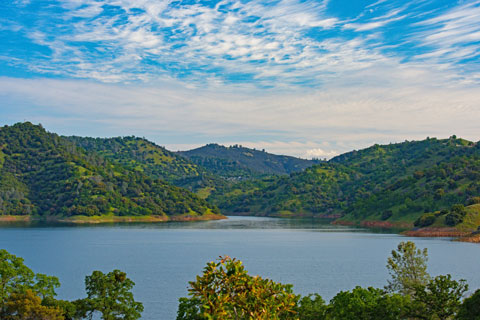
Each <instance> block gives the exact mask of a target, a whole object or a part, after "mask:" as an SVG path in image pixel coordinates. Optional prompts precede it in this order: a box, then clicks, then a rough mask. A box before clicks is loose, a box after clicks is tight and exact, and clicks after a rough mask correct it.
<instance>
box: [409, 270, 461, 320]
mask: <svg viewBox="0 0 480 320" xmlns="http://www.w3.org/2000/svg"><path fill="white" fill-rule="evenodd" d="M467 290H468V285H467V284H466V283H465V280H460V281H455V280H452V277H451V275H449V274H447V275H445V276H444V275H441V276H437V277H435V278H434V279H432V280H430V281H429V282H428V284H427V285H417V286H416V287H415V293H414V295H413V299H414V304H413V316H415V317H416V318H418V319H428V320H430V319H431V320H446V319H453V316H454V315H456V314H457V312H458V310H459V309H460V305H461V304H462V302H461V299H462V297H463V295H464V293H465V292H466V291H467Z"/></svg>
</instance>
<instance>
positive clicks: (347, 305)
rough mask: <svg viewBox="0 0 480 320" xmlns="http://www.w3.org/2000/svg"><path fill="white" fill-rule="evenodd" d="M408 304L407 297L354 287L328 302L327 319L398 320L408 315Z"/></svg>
mask: <svg viewBox="0 0 480 320" xmlns="http://www.w3.org/2000/svg"><path fill="white" fill-rule="evenodd" d="M409 303H410V299H409V298H408V297H404V296H401V295H399V294H387V293H386V292H385V291H383V290H381V289H375V288H372V287H369V288H367V289H364V288H361V287H356V288H355V289H353V290H352V291H351V292H350V291H341V292H340V293H338V294H337V295H336V296H335V297H334V298H333V299H332V301H330V305H329V308H328V312H327V314H328V316H327V319H331V320H337V319H338V320H343V319H356V320H397V319H398V320H400V319H405V316H406V315H407V314H408V310H409V309H408V307H409ZM300 319H302V318H300ZM319 319H322V318H321V317H320V318H319Z"/></svg>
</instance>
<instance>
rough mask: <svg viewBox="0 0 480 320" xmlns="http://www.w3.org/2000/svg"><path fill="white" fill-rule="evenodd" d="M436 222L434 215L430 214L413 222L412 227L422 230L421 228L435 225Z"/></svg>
mask: <svg viewBox="0 0 480 320" xmlns="http://www.w3.org/2000/svg"><path fill="white" fill-rule="evenodd" d="M435 220H436V215H435V214H432V213H427V214H424V215H422V216H421V217H420V218H418V219H417V220H415V222H414V223H413V225H414V226H415V227H419V228H423V227H428V226H431V225H432V224H434V223H435Z"/></svg>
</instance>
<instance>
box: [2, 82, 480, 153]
mask: <svg viewBox="0 0 480 320" xmlns="http://www.w3.org/2000/svg"><path fill="white" fill-rule="evenodd" d="M417 76H418V77H422V75H417ZM424 80H425V79H424ZM431 80H432V81H434V79H431ZM408 82H409V81H408V78H407V80H406V81H404V82H403V83H402V80H401V79H398V80H397V83H395V86H396V90H395V91H392V90H391V89H390V88H389V87H386V88H380V87H370V86H362V87H361V88H360V87H355V88H350V89H348V88H345V87H336V86H329V87H328V88H326V89H322V90H315V91H303V92H301V93H300V92H285V91H282V90H279V91H275V92H264V91H262V90H254V89H251V88H241V87H239V88H237V90H233V91H232V90H226V89H218V88H217V89H215V88H213V89H208V90H206V89H192V88H185V87H184V86H182V85H181V84H180V83H177V84H176V85H174V84H173V81H172V82H169V83H168V84H165V83H164V84H157V85H155V86H144V85H142V86H139V85H118V84H116V85H114V84H110V85H106V84H104V85H100V84H97V83H92V82H85V81H80V80H77V81H64V80H62V81H61V80H45V79H38V80H36V79H31V80H24V79H23V80H22V79H14V78H0V99H1V100H2V105H3V106H4V107H3V109H2V111H0V116H1V117H2V118H3V119H6V118H7V117H6V115H7V113H9V114H15V117H16V119H29V120H31V121H34V122H41V123H43V124H44V126H46V127H47V128H49V129H51V130H52V131H58V132H60V133H63V134H69V135H70V134H78V135H87V136H118V135H131V134H134V135H137V136H145V137H147V138H150V139H152V140H154V141H155V142H157V143H158V144H160V145H167V146H168V147H169V148H171V149H173V150H177V149H183V148H184V147H182V146H184V145H201V144H205V143H209V142H218V143H223V144H227V145H228V144H234V143H240V144H243V145H245V146H250V147H255V148H258V149H263V148H265V149H267V151H270V152H275V153H283V154H290V155H296V156H301V157H312V156H314V155H315V156H320V154H321V151H324V153H323V156H322V157H329V156H330V155H333V154H334V153H341V152H344V151H349V150H352V149H358V148H361V147H367V146H369V145H371V144H373V143H388V142H396V141H403V140H405V139H423V138H425V137H426V136H438V137H448V136H450V135H452V134H457V135H459V136H462V137H465V138H467V139H472V140H478V138H479V137H478V119H480V109H479V108H478V101H479V100H480V94H479V92H478V90H476V88H461V87H456V88H454V87H452V88H449V89H448V90H445V88H440V87H429V86H428V85H423V86H419V85H417V84H415V85H409V84H408ZM427 83H428V82H427ZM8 110H15V111H14V112H13V111H8ZM45 110H48V113H46V112H44V111H45ZM3 113H5V114H3ZM316 149H319V150H316Z"/></svg>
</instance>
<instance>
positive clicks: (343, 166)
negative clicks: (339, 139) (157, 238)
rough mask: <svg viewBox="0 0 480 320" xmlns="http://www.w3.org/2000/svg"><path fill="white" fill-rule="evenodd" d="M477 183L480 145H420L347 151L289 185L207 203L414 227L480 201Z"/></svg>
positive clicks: (255, 187)
mask: <svg viewBox="0 0 480 320" xmlns="http://www.w3.org/2000/svg"><path fill="white" fill-rule="evenodd" d="M479 178H480V144H479V143H467V142H465V141H464V140H461V139H453V138H451V139H444V140H438V139H426V140H423V141H411V142H408V141H406V142H404V143H398V144H390V145H384V146H379V145H375V146H372V147H370V148H367V149H363V150H360V151H352V152H349V153H345V154H342V155H340V156H338V157H335V158H333V159H331V160H330V161H328V162H324V163H320V164H317V165H314V166H313V167H310V168H307V169H305V170H304V171H303V172H300V173H293V174H291V175H290V177H276V178H275V177H274V178H269V179H267V180H266V179H262V180H254V181H248V182H242V183H240V184H237V185H234V186H233V187H231V189H230V190H227V192H223V193H221V194H215V193H214V194H212V196H210V198H209V199H210V200H211V201H212V202H213V203H215V204H217V205H218V206H219V207H220V209H221V210H222V211H223V212H226V213H235V211H239V212H243V213H249V212H254V213H256V214H261V215H273V216H276V215H277V216H278V215H293V216H332V217H340V216H343V218H341V219H344V220H348V221H354V222H360V221H365V220H388V221H390V222H407V223H412V224H413V222H414V221H415V220H417V219H418V218H419V217H420V216H422V215H423V214H424V213H426V212H435V211H440V210H444V209H449V208H451V207H452V206H453V205H455V204H466V203H467V201H470V202H471V201H472V199H474V197H475V196H478V194H480V182H479V181H480V180H479ZM455 217H457V216H455ZM455 217H454V216H452V218H455ZM449 219H450V218H449ZM432 220H433V218H431V217H430V218H428V219H427V220H425V221H422V222H424V223H425V222H426V223H430V222H432ZM444 220H445V219H442V220H438V222H441V221H444ZM460 220H461V219H456V220H455V219H452V221H453V222H452V223H458V221H460ZM447 221H448V220H447ZM419 222H420V221H419Z"/></svg>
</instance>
